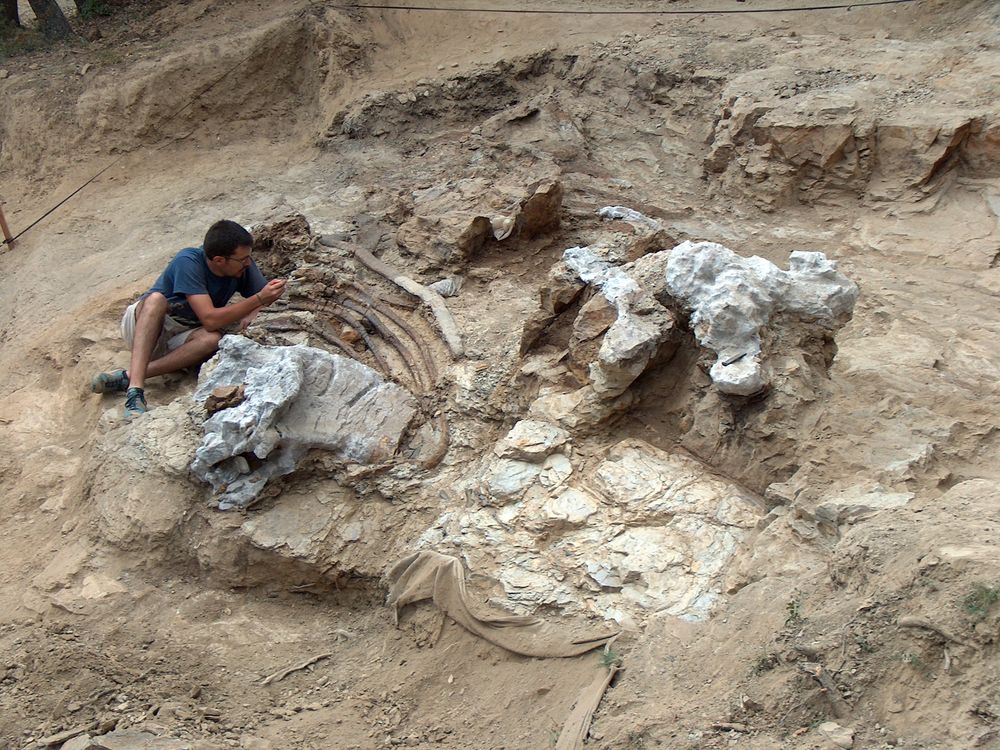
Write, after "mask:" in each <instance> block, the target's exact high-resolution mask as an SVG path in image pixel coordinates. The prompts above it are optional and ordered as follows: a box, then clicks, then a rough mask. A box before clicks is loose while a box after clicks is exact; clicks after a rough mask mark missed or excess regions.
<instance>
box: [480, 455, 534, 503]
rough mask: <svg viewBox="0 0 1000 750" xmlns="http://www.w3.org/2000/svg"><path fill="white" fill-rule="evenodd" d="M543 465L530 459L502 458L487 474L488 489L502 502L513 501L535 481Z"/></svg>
mask: <svg viewBox="0 0 1000 750" xmlns="http://www.w3.org/2000/svg"><path fill="white" fill-rule="evenodd" d="M541 471H542V467H541V466H539V465H538V464H535V463H530V462H528V461H515V460H513V459H509V458H502V459H500V460H499V461H497V462H496V463H495V464H494V465H493V466H492V467H491V469H490V470H489V472H488V473H487V475H486V491H487V492H489V494H490V495H491V496H492V497H493V498H495V499H496V500H499V501H501V502H505V501H513V500H516V499H517V498H519V497H520V496H521V495H522V494H524V491H525V490H527V489H528V487H530V486H531V485H532V483H534V481H535V479H537V478H538V475H539V474H540V473H541Z"/></svg>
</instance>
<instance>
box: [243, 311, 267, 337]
mask: <svg viewBox="0 0 1000 750" xmlns="http://www.w3.org/2000/svg"><path fill="white" fill-rule="evenodd" d="M261 309H262V308H260V307H258V308H257V309H256V310H254V311H253V312H252V313H250V314H249V315H246V316H244V317H242V318H240V333H243V332H244V331H245V330H246V329H247V328H249V327H250V324H251V323H253V321H254V319H255V318H256V317H257V313H259V312H260V311H261Z"/></svg>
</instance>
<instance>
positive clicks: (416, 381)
mask: <svg viewBox="0 0 1000 750" xmlns="http://www.w3.org/2000/svg"><path fill="white" fill-rule="evenodd" d="M339 304H340V305H341V307H343V308H344V309H345V310H350V311H351V312H355V313H357V314H358V315H360V316H362V317H363V318H364V319H365V320H367V321H368V322H369V323H371V324H372V325H373V326H375V330H376V331H378V333H379V336H381V337H382V338H383V339H384V340H385V342H386V343H387V344H389V346H391V347H392V348H393V349H395V350H396V352H397V353H398V354H399V356H400V357H402V358H403V361H404V362H405V363H406V366H407V367H408V368H409V370H410V377H412V378H413V385H414V386H415V387H416V389H417V390H421V388H422V384H421V382H420V381H421V378H420V367H418V366H417V363H416V360H414V359H413V354H412V353H411V352H410V350H409V349H407V348H406V347H405V346H403V342H402V341H400V340H399V337H398V336H396V334H394V333H393V332H392V331H390V330H389V329H388V328H386V326H385V323H383V322H382V320H381V319H380V318H379V317H378V315H376V314H375V311H374V310H371V309H367V310H366V309H365V308H363V307H359V306H358V305H357V304H355V303H354V302H352V301H351V300H346V299H345V300H341V301H340V303H339Z"/></svg>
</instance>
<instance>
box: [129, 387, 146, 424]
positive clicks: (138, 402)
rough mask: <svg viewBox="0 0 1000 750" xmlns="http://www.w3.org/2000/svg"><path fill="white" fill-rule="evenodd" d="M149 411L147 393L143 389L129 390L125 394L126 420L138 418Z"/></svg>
mask: <svg viewBox="0 0 1000 750" xmlns="http://www.w3.org/2000/svg"><path fill="white" fill-rule="evenodd" d="M147 411H148V409H147V408H146V392H145V391H143V390H142V388H129V389H128V392H127V393H126V394H125V419H131V418H132V417H137V416H139V415H140V414H145V413H146V412H147Z"/></svg>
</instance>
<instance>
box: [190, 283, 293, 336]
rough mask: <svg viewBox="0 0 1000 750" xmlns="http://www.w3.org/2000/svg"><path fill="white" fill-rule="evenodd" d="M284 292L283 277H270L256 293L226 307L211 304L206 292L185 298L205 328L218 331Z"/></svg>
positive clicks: (268, 303)
mask: <svg viewBox="0 0 1000 750" xmlns="http://www.w3.org/2000/svg"><path fill="white" fill-rule="evenodd" d="M284 293H285V281H284V279H272V280H271V281H269V282H267V285H266V286H265V287H264V288H263V289H261V290H260V291H259V292H257V294H255V295H253V296H252V297H248V298H247V299H245V300H241V301H239V302H237V303H236V304H234V305H227V306H226V307H216V306H215V305H214V304H212V298H211V297H210V296H209V295H207V294H189V295H188V296H187V300H188V304H189V305H191V309H192V310H194V314H195V315H197V316H198V320H200V321H201V324H202V325H203V326H204V327H205V330H206V331H218V330H219V329H221V328H225V327H226V326H228V325H230V324H232V323H235V322H236V321H238V320H242V319H243V318H245V317H247V316H248V315H249V314H250V313H252V312H254V311H256V310H257V309H259V308H261V307H267V306H268V305H270V304H271V303H272V302H274V301H275V300H277V299H278V298H279V297H281V295H282V294H284Z"/></svg>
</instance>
